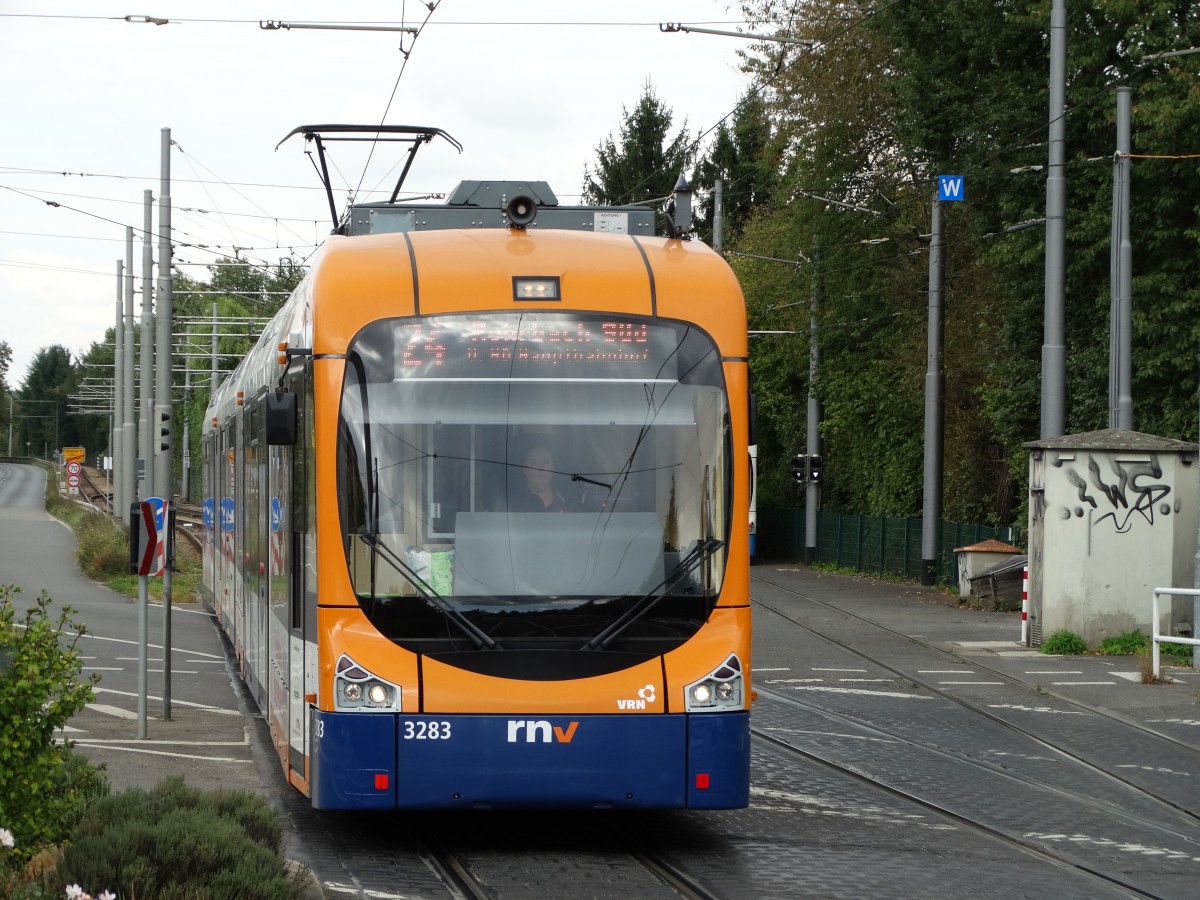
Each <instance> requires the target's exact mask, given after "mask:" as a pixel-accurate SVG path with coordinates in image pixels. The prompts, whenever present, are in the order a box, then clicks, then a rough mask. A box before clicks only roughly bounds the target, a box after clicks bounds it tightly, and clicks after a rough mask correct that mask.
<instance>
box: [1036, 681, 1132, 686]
mask: <svg viewBox="0 0 1200 900" xmlns="http://www.w3.org/2000/svg"><path fill="white" fill-rule="evenodd" d="M1050 683H1051V684H1052V685H1054V686H1055V687H1070V686H1072V685H1088V684H1116V682H1115V681H1052V682H1050Z"/></svg>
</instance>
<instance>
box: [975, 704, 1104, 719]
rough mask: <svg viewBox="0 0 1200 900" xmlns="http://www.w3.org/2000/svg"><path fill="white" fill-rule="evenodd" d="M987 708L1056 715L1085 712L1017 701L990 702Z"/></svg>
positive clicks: (1071, 714)
mask: <svg viewBox="0 0 1200 900" xmlns="http://www.w3.org/2000/svg"><path fill="white" fill-rule="evenodd" d="M988 708H989V709H1015V710H1017V711H1018V712H1039V713H1053V714H1054V715H1056V716H1084V715H1087V713H1083V712H1078V711H1076V710H1071V709H1052V708H1050V707H1049V706H1022V705H1021V704H1019V703H990V704H988Z"/></svg>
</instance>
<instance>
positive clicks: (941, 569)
mask: <svg viewBox="0 0 1200 900" xmlns="http://www.w3.org/2000/svg"><path fill="white" fill-rule="evenodd" d="M938 524H939V531H938V560H937V579H938V581H940V582H946V583H949V584H954V583H956V582H957V578H958V572H957V569H956V564H955V559H954V548H956V547H966V546H970V545H971V544H976V543H978V542H980V541H985V540H987V539H988V538H995V539H996V540H1001V541H1007V542H1009V543H1012V542H1013V541H1015V540H1016V534H1015V529H1013V528H991V527H989V526H987V525H975V524H967V523H962V522H947V521H945V520H944V519H943V520H942V521H941V522H939V523H938ZM921 528H922V522H921V520H920V519H898V518H888V517H886V516H857V515H848V514H844V513H839V512H830V511H827V510H819V511H818V512H817V544H816V550H817V553H816V561H817V562H819V563H827V564H829V565H834V566H837V567H839V568H849V569H856V570H858V571H860V572H865V573H869V574H875V575H899V576H901V577H903V578H912V579H915V580H919V579H920V578H921V573H922V572H923V571H924V566H923V563H922V559H921ZM756 530H757V533H758V556H759V558H762V559H786V560H797V559H803V557H804V544H805V539H804V538H805V535H804V507H802V506H801V507H791V508H785V509H762V508H760V509H759V510H758V524H757V527H756Z"/></svg>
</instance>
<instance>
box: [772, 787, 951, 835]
mask: <svg viewBox="0 0 1200 900" xmlns="http://www.w3.org/2000/svg"><path fill="white" fill-rule="evenodd" d="M750 796H751V797H753V798H754V801H755V802H753V804H752V805H753V806H754V807H755V808H757V809H788V810H790V811H792V812H803V813H809V814H812V815H819V816H830V817H835V818H841V819H862V820H864V821H868V822H886V823H888V824H891V825H916V826H918V827H920V828H931V829H933V830H934V831H954V830H955V826H954V825H943V824H941V823H938V822H930V821H928V820H927V819H926V818H925V816H923V815H920V814H919V813H904V812H897V811H896V810H891V809H885V808H884V807H881V806H864V805H863V804H861V803H846V802H844V801H834V800H831V799H829V798H826V797H818V796H815V795H812V794H798V793H795V792H793V791H780V790H771V789H769V788H760V787H755V786H753V785H751V786H750ZM763 800H765V801H767V803H765V804H764V803H762V802H758V801H763ZM770 801H782V802H783V803H785V804H788V805H787V806H783V807H779V806H771V805H770Z"/></svg>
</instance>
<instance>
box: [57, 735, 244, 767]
mask: <svg viewBox="0 0 1200 900" xmlns="http://www.w3.org/2000/svg"><path fill="white" fill-rule="evenodd" d="M75 746H77V747H90V748H91V749H93V750H119V751H122V752H124V753H148V754H150V755H151V756H174V757H177V758H179V759H199V760H203V761H204V762H231V763H252V762H254V760H252V759H238V758H237V757H236V756H203V755H196V754H194V753H168V752H167V751H166V750H144V749H142V748H140V747H114V746H112V745H110V744H99V743H96V742H94V741H89V740H87V739H86V738H82V739H80V740H78V741H76V742H75Z"/></svg>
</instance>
